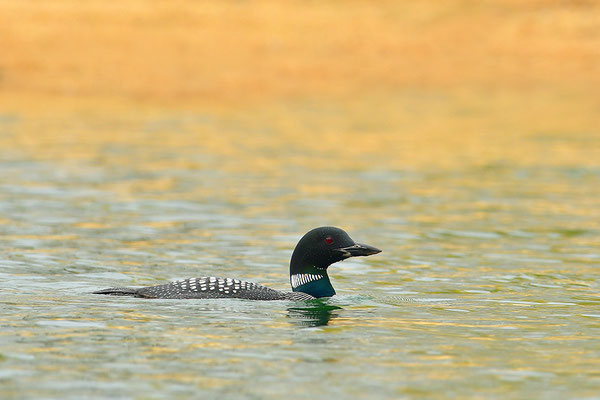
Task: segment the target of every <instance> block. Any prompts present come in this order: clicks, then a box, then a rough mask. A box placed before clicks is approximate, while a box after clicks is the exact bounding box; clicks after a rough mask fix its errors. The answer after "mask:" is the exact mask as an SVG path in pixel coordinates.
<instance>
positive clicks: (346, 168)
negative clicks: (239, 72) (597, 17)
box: [0, 94, 600, 399]
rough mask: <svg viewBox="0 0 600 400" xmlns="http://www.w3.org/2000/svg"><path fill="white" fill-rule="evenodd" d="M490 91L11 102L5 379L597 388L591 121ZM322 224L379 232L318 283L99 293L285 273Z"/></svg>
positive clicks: (194, 394)
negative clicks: (525, 112) (96, 103)
mask: <svg viewBox="0 0 600 400" xmlns="http://www.w3.org/2000/svg"><path fill="white" fill-rule="evenodd" d="M371 100H373V99H371ZM365 104H370V105H368V106H366V105H365ZM497 105H498V104H495V105H494V104H492V103H490V104H487V105H486V104H484V105H481V104H479V103H469V101H468V100H467V101H463V100H459V99H452V98H450V99H448V98H445V97H443V96H435V95H433V94H422V95H421V96H412V95H411V96H407V97H406V98H392V99H387V100H385V101H381V102H379V103H377V101H369V102H365V103H362V104H359V103H352V104H345V105H339V104H319V103H311V102H299V103H287V104H284V105H271V106H270V107H265V108H258V109H253V110H249V111H244V112H238V113H229V114H227V113H220V112H207V111H203V112H200V111H198V110H188V111H171V112H167V111H162V112H155V113H145V112H142V111H135V110H126V111H121V112H117V113H101V112H99V113H73V112H63V113H62V114H61V113H58V114H56V115H53V114H48V115H28V114H27V113H22V114H19V113H8V114H6V115H4V116H3V117H2V118H1V119H0V138H1V139H0V140H1V144H2V146H1V148H0V149H1V155H2V162H1V165H0V182H1V188H0V189H1V190H0V224H1V225H0V229H1V232H2V236H1V237H0V250H1V252H0V259H1V260H0V282H1V283H0V304H1V306H0V307H1V309H2V315H1V317H0V327H1V329H0V382H1V384H0V395H1V396H2V397H3V398H61V399H65V398H82V397H85V398H109V397H110V398H165V399H168V398H174V397H175V396H179V397H183V398H217V397H219V398H225V399H227V398H231V399H238V398H256V399H280V398H284V396H285V398H288V399H314V398H353V399H367V398H368V399H392V398H393V399H397V398H415V397H422V398H524V399H525V398H527V399H528V398H546V399H549V398H556V399H564V398H597V396H598V393H599V390H600V350H599V349H600V347H599V346H598V337H599V336H600V296H599V294H598V293H599V285H598V282H599V280H598V279H599V278H600V276H599V273H598V267H599V266H600V253H599V252H598V243H599V241H598V239H599V226H598V221H599V220H600V206H599V201H598V199H600V166H599V164H598V161H597V160H599V159H600V157H597V156H598V154H599V152H600V150H599V149H600V146H599V141H598V140H599V139H598V138H599V136H598V134H599V132H597V131H594V130H593V129H591V128H590V130H587V131H585V130H568V129H567V128H569V127H568V126H563V125H561V124H560V123H559V122H557V121H556V120H551V122H553V123H555V127H556V129H555V130H547V129H542V128H544V127H543V126H542V125H543V124H542V123H537V124H534V123H533V122H527V121H530V120H529V119H528V118H524V117H523V116H522V115H521V114H520V113H519V111H514V110H515V109H516V108H515V107H513V108H511V110H513V111H512V114H509V115H507V114H506V113H505V111H506V110H505V109H503V108H502V107H496V106H497ZM559 105H560V106H565V108H568V107H569V106H568V105H565V104H562V103H560V104H559ZM427 107H434V108H436V111H439V112H437V115H438V118H439V119H440V122H436V123H433V122H431V123H426V122H424V119H423V118H424V115H422V114H421V115H414V114H415V110H424V109H427ZM556 107H558V108H560V107H559V106H556ZM558 108H557V109H558ZM398 113H399V114H398ZM542 114H543V113H542ZM374 116H375V117H374ZM505 118H506V119H508V120H509V122H506V119H505ZM550 118H552V117H550ZM510 121H512V122H510ZM515 121H516V122H518V123H515ZM590 126H592V125H590ZM563 128H564V130H561V129H563ZM594 160H595V161H594ZM320 225H336V226H340V227H342V228H344V229H346V230H347V231H348V232H349V233H350V235H351V236H352V237H353V238H354V239H356V240H357V241H361V242H365V243H368V244H371V245H374V246H377V247H379V248H381V249H383V253H381V254H379V255H376V256H373V257H368V258H361V259H351V260H347V261H344V262H341V263H338V264H335V265H334V266H332V267H331V268H330V275H331V278H332V283H333V285H334V287H335V288H336V290H337V292H338V295H337V296H336V297H334V298H332V299H329V300H319V301H313V302H307V303H293V302H284V301H275V302H249V301H243V300H235V299H233V300H198V301H189V300H188V301H185V300H143V299H133V298H118V297H103V296H95V295H91V294H90V292H92V291H93V290H97V289H100V288H104V287H108V286H121V285H123V286H141V285H151V284H155V283H162V282H163V281H167V280H173V279H178V278H186V277H194V276H204V275H215V276H228V277H237V278H243V279H247V280H251V281H255V282H260V283H263V284H266V285H268V286H271V287H273V288H276V289H288V276H287V268H288V262H289V257H290V255H291V252H292V250H293V247H294V245H295V243H296V241H297V240H298V239H299V238H300V237H301V236H302V234H303V233H305V232H306V231H308V230H309V229H311V228H313V227H315V226H320Z"/></svg>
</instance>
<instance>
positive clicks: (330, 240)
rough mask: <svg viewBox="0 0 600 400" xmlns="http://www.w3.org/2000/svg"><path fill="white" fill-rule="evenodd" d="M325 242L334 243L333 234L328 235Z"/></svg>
mask: <svg viewBox="0 0 600 400" xmlns="http://www.w3.org/2000/svg"><path fill="white" fill-rule="evenodd" d="M325 243H327V244H331V243H333V239H332V238H331V236H327V237H326V238H325Z"/></svg>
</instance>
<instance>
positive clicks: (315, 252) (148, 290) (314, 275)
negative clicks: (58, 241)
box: [94, 226, 381, 300]
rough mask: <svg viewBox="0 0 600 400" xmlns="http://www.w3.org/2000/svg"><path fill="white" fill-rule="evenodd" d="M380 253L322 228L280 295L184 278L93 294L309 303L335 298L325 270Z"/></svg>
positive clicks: (310, 238)
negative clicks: (289, 287)
mask: <svg viewBox="0 0 600 400" xmlns="http://www.w3.org/2000/svg"><path fill="white" fill-rule="evenodd" d="M380 252H381V250H379V249H377V248H375V247H372V246H369V245H366V244H359V243H356V242H355V241H354V240H352V239H351V238H350V236H349V235H348V234H347V233H346V232H344V231H343V230H342V229H340V228H335V227H333V226H323V227H320V228H315V229H313V230H311V231H310V232H308V233H307V234H305V235H304V236H303V237H302V238H301V239H300V241H299V242H298V244H297V245H296V248H295V249H294V252H293V253H292V258H291V260H290V284H291V285H292V291H291V292H281V291H279V290H275V289H271V288H268V287H266V286H263V285H259V284H257V283H253V282H247V281H242V280H239V279H232V278H217V277H201V278H190V279H183V280H179V281H175V282H170V283H166V284H163V285H156V286H146V287H142V288H128V287H116V288H109V289H104V290H99V291H97V292H94V294H108V295H113V296H133V297H142V298H149V299H211V298H240V299H248V300H310V299H316V298H321V297H331V296H333V295H335V290H334V289H333V286H331V282H330V281H329V275H327V268H328V267H329V266H330V265H331V264H333V263H336V262H338V261H342V260H345V259H346V258H350V257H357V256H370V255H372V254H377V253H380Z"/></svg>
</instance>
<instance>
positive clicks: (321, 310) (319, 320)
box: [287, 300, 342, 327]
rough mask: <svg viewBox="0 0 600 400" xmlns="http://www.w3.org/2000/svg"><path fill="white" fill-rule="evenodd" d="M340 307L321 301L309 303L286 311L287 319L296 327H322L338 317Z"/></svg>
mask: <svg viewBox="0 0 600 400" xmlns="http://www.w3.org/2000/svg"><path fill="white" fill-rule="evenodd" d="M341 309H342V307H338V306H332V305H330V304H324V303H323V302H322V301H319V300H316V301H310V302H307V303H306V306H304V307H290V308H288V309H287V311H288V318H291V319H292V320H293V322H294V323H295V324H296V325H299V326H305V327H315V326H324V325H327V324H329V321H330V320H331V319H332V318H337V317H338V316H339V311H337V310H341Z"/></svg>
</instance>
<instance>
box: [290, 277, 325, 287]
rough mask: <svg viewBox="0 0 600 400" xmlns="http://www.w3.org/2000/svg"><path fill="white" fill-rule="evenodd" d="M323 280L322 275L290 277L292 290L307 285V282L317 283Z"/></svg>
mask: <svg viewBox="0 0 600 400" xmlns="http://www.w3.org/2000/svg"><path fill="white" fill-rule="evenodd" d="M319 279H323V275H317V274H296V275H292V276H291V282H292V288H293V289H296V288H297V287H298V286H302V285H305V284H307V283H308V282H313V281H318V280H319Z"/></svg>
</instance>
